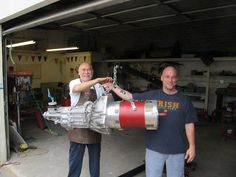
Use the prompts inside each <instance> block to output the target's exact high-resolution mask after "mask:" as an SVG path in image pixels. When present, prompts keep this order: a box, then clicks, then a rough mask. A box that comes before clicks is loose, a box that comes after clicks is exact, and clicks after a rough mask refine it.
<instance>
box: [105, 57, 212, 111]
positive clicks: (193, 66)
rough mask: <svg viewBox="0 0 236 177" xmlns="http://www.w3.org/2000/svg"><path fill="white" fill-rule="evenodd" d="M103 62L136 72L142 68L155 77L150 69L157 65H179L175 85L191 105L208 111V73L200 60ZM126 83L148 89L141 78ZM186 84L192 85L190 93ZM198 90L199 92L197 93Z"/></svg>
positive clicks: (114, 60)
mask: <svg viewBox="0 0 236 177" xmlns="http://www.w3.org/2000/svg"><path fill="white" fill-rule="evenodd" d="M104 62H107V63H115V64H120V65H123V64H126V65H127V64H128V65H129V66H134V68H135V69H138V70H140V68H142V69H143V72H144V73H146V74H150V75H151V74H153V75H156V76H157V77H158V76H159V75H158V73H157V72H155V73H151V68H156V70H158V67H159V64H160V63H163V62H175V63H179V64H180V69H179V70H180V73H179V74H180V75H179V81H178V83H177V85H178V88H179V89H180V90H181V91H183V93H184V94H185V95H187V96H189V97H190V98H192V102H193V105H194V106H195V107H196V108H198V109H202V110H203V111H206V110H207V109H208V94H209V77H210V72H209V67H207V66H205V65H204V63H203V62H202V61H201V59H200V58H155V59H148V58H146V59H112V60H105V61H104ZM181 64H182V65H181ZM136 65H137V66H136ZM138 65H139V66H138ZM135 66H136V67H135ZM192 70H196V71H201V72H202V73H203V75H192V74H191V71H192ZM129 75H131V73H129ZM126 81H128V82H130V83H131V84H133V85H134V87H135V84H136V85H137V87H138V88H142V90H147V89H148V88H147V87H146V89H145V86H144V85H145V84H146V85H147V84H148V82H149V81H147V80H144V79H143V78H141V77H139V78H138V77H137V76H131V77H130V78H126ZM188 84H194V89H193V90H192V91H189V88H187V86H189V85H188ZM125 89H126V88H125ZM200 89H201V91H199V90H200Z"/></svg>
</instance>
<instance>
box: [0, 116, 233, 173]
mask: <svg viewBox="0 0 236 177" xmlns="http://www.w3.org/2000/svg"><path fill="white" fill-rule="evenodd" d="M49 125H50V127H51V128H52V130H53V132H56V133H58V134H59V135H55V134H54V133H50V132H48V131H45V130H40V129H39V128H37V127H36V124H35V122H34V121H32V120H27V121H24V122H23V123H22V129H23V136H24V138H25V140H26V141H27V142H28V143H29V145H31V146H35V147H37V149H28V150H26V151H24V152H18V153H15V152H12V153H11V158H10V160H9V162H11V163H12V164H9V165H6V166H3V167H2V168H1V169H0V177H66V176H67V171H68V148H69V143H68V140H67V136H66V132H65V130H64V129H63V128H61V127H60V126H58V125H53V124H51V123H50V124H49ZM87 159H88V158H87V152H86V154H85V158H84V165H83V171H82V175H81V177H89V173H88V160H87ZM143 160H144V137H143V130H125V131H118V130H116V131H114V132H113V133H112V134H111V135H104V136H103V141H102V152H101V177H118V176H119V175H121V174H123V173H125V172H127V171H129V170H131V169H133V168H136V167H137V166H139V165H141V164H143ZM15 162H17V163H18V164H14V163H15ZM196 163H197V167H196V170H195V171H191V172H190V175H189V177H235V176H236V169H235V164H236V141H235V140H231V139H229V140H227V141H225V140H224V138H222V137H221V136H220V127H219V126H218V125H211V124H209V125H207V126H206V125H204V126H198V127H197V158H196ZM164 176H165V175H164ZM135 177H145V173H144V172H142V173H140V174H138V175H136V176H135Z"/></svg>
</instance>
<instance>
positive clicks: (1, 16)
mask: <svg viewBox="0 0 236 177" xmlns="http://www.w3.org/2000/svg"><path fill="white" fill-rule="evenodd" d="M56 1H58V0H30V1H26V0H7V1H5V0H1V1H0V7H1V11H0V23H2V22H5V21H8V20H11V19H13V18H15V17H18V16H20V15H23V14H26V13H28V12H31V11H34V10H36V9H38V8H41V7H43V6H46V5H48V4H51V3H53V2H56Z"/></svg>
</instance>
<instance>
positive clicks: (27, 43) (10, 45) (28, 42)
mask: <svg viewBox="0 0 236 177" xmlns="http://www.w3.org/2000/svg"><path fill="white" fill-rule="evenodd" d="M35 43H36V42H35V41H33V40H31V41H25V42H19V43H15V44H9V45H7V46H6V47H8V48H11V47H20V46H24V45H31V44H35Z"/></svg>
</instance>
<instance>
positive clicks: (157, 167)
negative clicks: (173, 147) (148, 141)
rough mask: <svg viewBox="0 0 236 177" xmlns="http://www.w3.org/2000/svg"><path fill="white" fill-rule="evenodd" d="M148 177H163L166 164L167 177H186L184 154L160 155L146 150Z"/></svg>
mask: <svg viewBox="0 0 236 177" xmlns="http://www.w3.org/2000/svg"><path fill="white" fill-rule="evenodd" d="M145 161H146V177H162V173H163V168H164V165H165V163H166V173H167V177H184V162H185V161H184V154H160V153H158V152H156V151H152V150H150V149H146V156H145Z"/></svg>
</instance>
